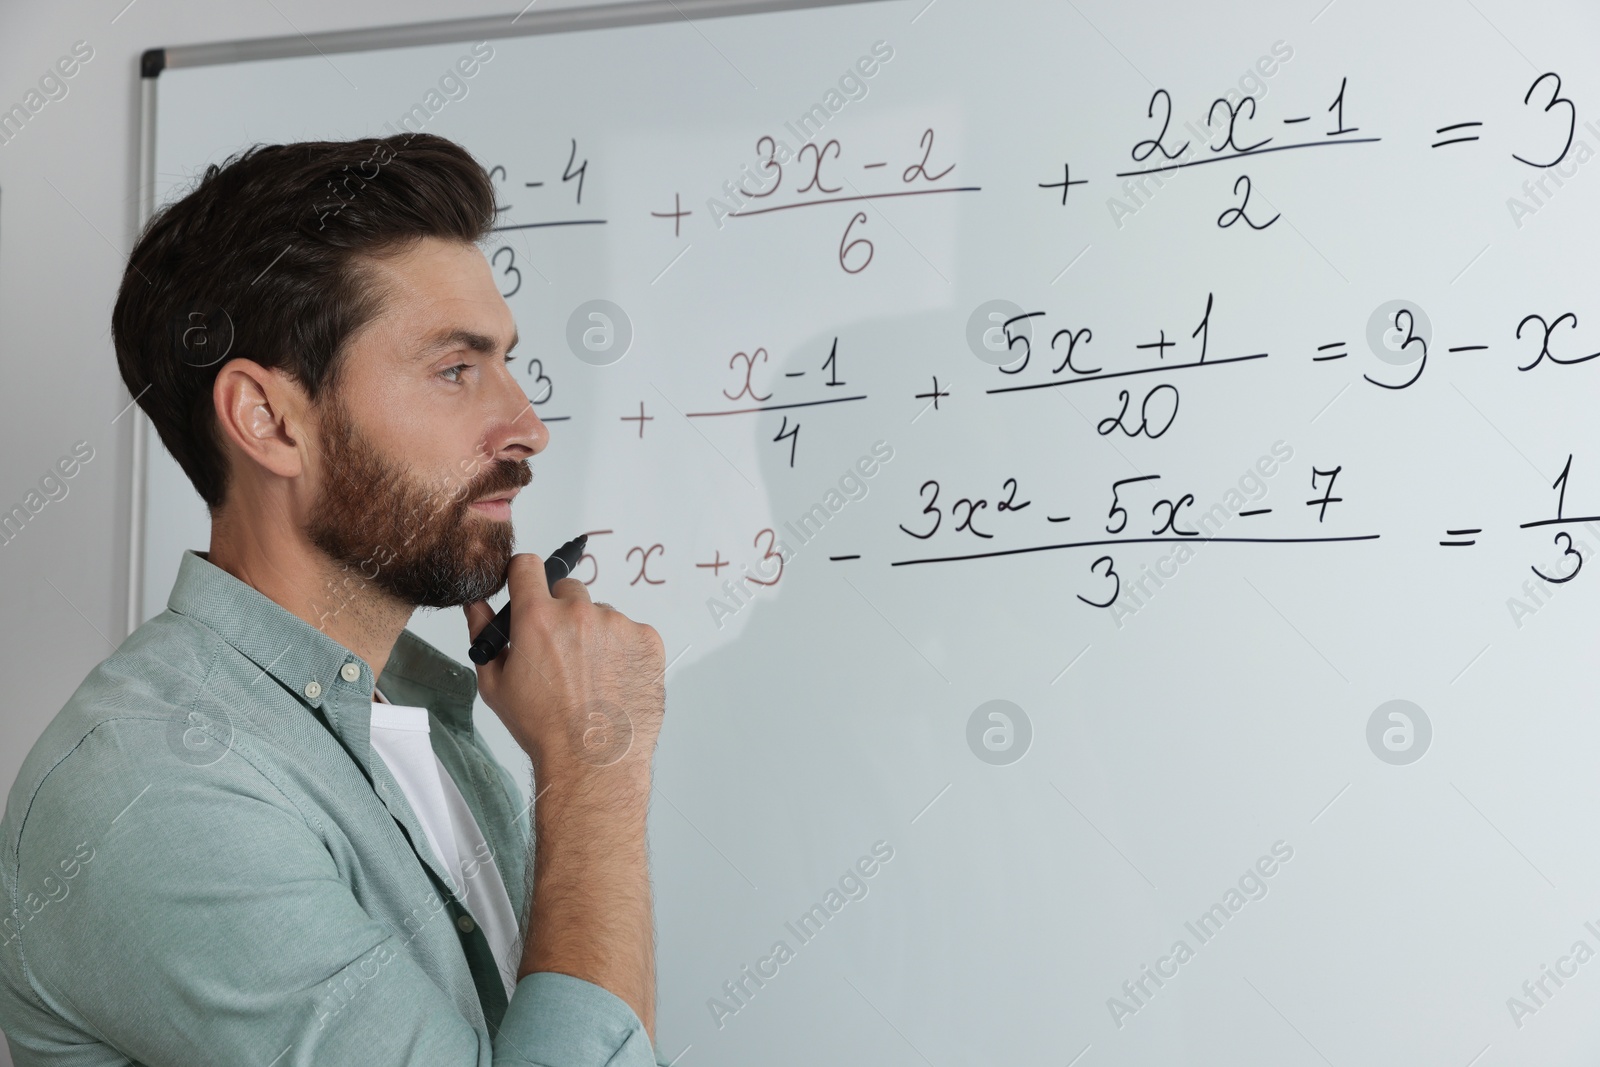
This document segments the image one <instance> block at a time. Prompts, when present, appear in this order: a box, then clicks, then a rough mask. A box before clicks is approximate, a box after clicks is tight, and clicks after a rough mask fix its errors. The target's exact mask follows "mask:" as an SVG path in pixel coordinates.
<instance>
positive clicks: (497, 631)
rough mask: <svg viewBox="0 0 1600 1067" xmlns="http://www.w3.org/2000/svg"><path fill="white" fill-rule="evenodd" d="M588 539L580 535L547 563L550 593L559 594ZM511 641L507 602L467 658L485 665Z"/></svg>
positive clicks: (581, 555) (584, 535)
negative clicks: (559, 589) (558, 590)
mask: <svg viewBox="0 0 1600 1067" xmlns="http://www.w3.org/2000/svg"><path fill="white" fill-rule="evenodd" d="M588 540H589V535H588V534H579V535H578V536H577V537H574V538H573V539H572V540H570V541H568V542H567V543H566V544H564V545H562V546H561V547H560V548H558V549H556V550H555V551H554V552H552V553H550V558H549V559H547V560H545V561H544V580H545V583H546V584H547V585H549V586H550V592H552V593H554V592H555V591H556V583H557V582H559V581H560V580H561V579H563V578H565V577H566V576H567V575H569V574H571V573H572V569H573V568H574V567H576V566H577V565H578V560H580V559H582V558H583V546H584V544H585V543H587V542H588ZM510 640H511V601H509V600H508V601H506V606H505V607H503V608H501V609H500V610H499V611H498V612H497V613H496V614H495V617H494V618H493V619H492V620H491V621H490V623H489V625H488V626H485V627H484V628H483V632H482V633H480V634H479V635H478V639H477V640H476V641H474V642H472V647H471V648H469V649H467V658H468V659H470V660H471V661H472V662H474V663H476V664H478V665H479V666H482V665H483V664H485V663H488V662H489V661H490V660H492V659H494V658H495V657H496V656H498V655H499V654H500V653H501V652H503V651H505V647H506V644H507V643H508V642H509V641H510Z"/></svg>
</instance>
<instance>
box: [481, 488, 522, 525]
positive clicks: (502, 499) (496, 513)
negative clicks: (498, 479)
mask: <svg viewBox="0 0 1600 1067" xmlns="http://www.w3.org/2000/svg"><path fill="white" fill-rule="evenodd" d="M519 491H520V490H517V489H506V490H503V491H501V492H498V493H495V494H493V495H491V496H487V497H484V498H483V499H482V500H474V501H473V502H472V509H471V510H473V511H476V512H477V513H478V514H480V515H483V516H484V517H486V518H490V519H495V520H498V521H500V522H510V521H511V500H512V498H513V497H515V496H516V495H517V493H518V492H519Z"/></svg>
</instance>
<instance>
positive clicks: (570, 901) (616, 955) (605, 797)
mask: <svg viewBox="0 0 1600 1067" xmlns="http://www.w3.org/2000/svg"><path fill="white" fill-rule="evenodd" d="M537 788H538V789H539V792H538V800H537V801H536V803H535V804H534V809H533V835H534V875H533V889H532V894H533V900H532V905H531V907H530V917H529V928H528V941H527V944H526V945H525V946H524V949H523V954H522V965H521V968H520V969H519V970H518V972H517V977H518V978H519V979H521V978H522V977H523V976H525V975H528V974H531V973H533V972H535V971H556V972H558V973H561V974H568V975H571V976H572V977H574V978H581V979H583V980H584V981H587V982H593V983H594V984H595V985H598V986H600V987H602V988H604V989H606V990H608V991H610V992H611V993H614V994H615V995H616V996H618V997H620V998H621V999H622V1000H624V1001H626V1002H627V1003H628V1005H629V1006H630V1007H632V1008H633V1010H634V1012H635V1013H637V1014H638V1016H639V1020H640V1021H641V1022H642V1023H644V1027H645V1032H646V1033H648V1034H649V1035H650V1038H651V1040H652V1042H653V1041H654V1040H655V937H654V929H653V921H652V915H651V903H650V868H649V854H648V847H647V842H646V835H645V823H646V815H647V813H648V810H649V801H650V782H649V771H648V767H646V768H645V769H644V771H643V773H642V774H641V773H639V772H636V771H634V770H632V769H630V768H627V767H624V766H621V765H617V766H612V767H607V768H598V769H589V770H588V772H587V773H586V774H584V775H583V776H581V777H579V778H576V779H574V780H571V781H565V780H554V781H551V782H549V783H547V784H542V785H539V786H538V787H537Z"/></svg>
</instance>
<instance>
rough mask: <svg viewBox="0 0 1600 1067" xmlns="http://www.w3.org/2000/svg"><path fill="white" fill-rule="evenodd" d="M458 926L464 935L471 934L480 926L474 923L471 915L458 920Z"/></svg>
mask: <svg viewBox="0 0 1600 1067" xmlns="http://www.w3.org/2000/svg"><path fill="white" fill-rule="evenodd" d="M456 925H457V926H459V927H460V928H461V932H462V933H464V934H470V933H472V931H473V930H476V929H477V927H478V924H477V923H475V922H473V921H472V916H470V915H463V916H461V918H459V919H457V920H456Z"/></svg>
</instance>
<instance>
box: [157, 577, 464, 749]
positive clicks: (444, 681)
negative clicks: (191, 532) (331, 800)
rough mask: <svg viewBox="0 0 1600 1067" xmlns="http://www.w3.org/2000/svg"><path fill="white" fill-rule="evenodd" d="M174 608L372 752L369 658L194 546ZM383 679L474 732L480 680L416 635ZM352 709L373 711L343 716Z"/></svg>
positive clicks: (400, 645) (392, 657)
mask: <svg viewBox="0 0 1600 1067" xmlns="http://www.w3.org/2000/svg"><path fill="white" fill-rule="evenodd" d="M167 607H168V608H169V609H171V610H172V611H175V612H177V613H178V614H180V615H187V616H188V617H190V618H192V619H194V620H195V621H196V622H199V623H201V624H203V625H205V626H206V627H208V628H210V629H211V630H213V631H214V632H216V633H217V634H218V635H219V636H220V637H221V638H222V639H223V640H224V641H226V642H227V643H228V644H229V645H232V646H233V647H234V648H235V649H237V650H238V652H239V653H240V654H241V655H243V656H244V657H245V658H246V659H248V660H250V662H252V663H254V664H255V665H256V666H257V667H259V668H261V670H262V671H263V672H265V673H266V674H269V675H271V676H272V677H273V679H275V680H276V681H277V682H278V684H279V685H281V686H283V688H284V689H285V690H287V691H288V692H289V693H291V694H293V695H294V697H295V698H296V699H297V700H299V701H300V703H301V704H303V705H305V706H306V707H308V708H311V709H313V710H320V711H324V712H325V713H326V714H327V716H328V719H329V721H330V723H331V724H332V725H333V727H334V730H335V732H336V733H338V734H339V735H340V737H341V739H343V740H344V741H345V742H346V743H347V744H351V743H352V742H357V739H356V738H354V737H350V736H347V733H349V732H352V731H357V730H359V732H360V733H361V734H362V735H363V736H361V737H360V738H359V742H358V743H357V747H359V748H361V749H365V748H366V741H367V737H366V736H365V734H366V731H367V729H368V728H369V724H370V721H371V720H370V715H371V707H372V690H373V683H374V679H373V676H372V671H371V668H369V667H368V665H367V663H366V661H364V660H363V659H361V657H359V656H357V655H356V654H355V653H353V652H351V651H350V650H349V649H348V648H346V647H344V646H343V645H341V644H340V643H339V642H337V641H335V640H334V639H333V638H331V637H329V636H328V635H327V634H325V633H323V632H322V631H321V630H319V629H317V628H316V627H315V626H312V625H311V624H310V623H308V622H306V621H305V620H304V619H302V618H300V617H299V616H298V615H295V614H293V613H292V612H290V611H288V610H287V609H286V608H284V607H283V606H282V605H280V604H278V603H277V602H275V601H273V600H272V599H271V598H269V597H267V596H266V595H265V594H263V593H261V592H260V591H259V590H257V589H256V588H255V587H254V586H251V585H248V584H246V583H245V582H242V581H240V580H239V579H238V578H235V577H234V576H233V575H231V574H229V573H228V572H227V571H225V570H223V569H222V568H221V567H218V566H217V565H216V564H214V563H212V562H210V561H209V560H208V559H206V558H205V556H204V555H203V554H201V553H199V552H196V551H194V550H193V549H187V550H185V551H184V553H183V559H182V561H181V562H180V563H179V565H178V579H177V581H176V582H175V583H173V587H172V594H171V596H169V597H168V598H167ZM349 665H354V667H355V668H356V669H355V670H354V671H350V670H348V669H347V666H349ZM349 674H354V675H355V677H354V678H353V679H352V678H348V677H346V675H349ZM382 677H383V689H384V695H385V696H387V697H388V698H389V699H390V700H392V701H394V702H395V703H398V704H409V705H412V706H414V707H424V708H427V709H428V710H429V711H432V712H433V713H434V714H435V715H437V716H438V717H439V719H440V721H441V722H442V723H443V724H444V725H445V726H446V727H448V728H451V729H454V730H459V731H461V732H463V733H467V734H470V733H471V732H472V705H473V699H474V698H475V697H476V696H477V693H478V680H477V677H476V675H475V674H474V672H473V671H471V670H468V669H467V668H466V667H464V666H463V665H461V664H460V663H458V662H456V661H455V660H453V659H451V658H450V657H449V656H446V655H445V654H444V653H442V652H440V651H439V650H438V649H436V648H434V647H433V646H432V645H430V644H428V643H427V642H426V641H424V640H422V638H420V637H418V636H417V635H416V634H413V633H412V632H411V631H410V630H402V631H401V632H400V636H399V638H398V639H397V640H396V641H395V644H394V649H393V650H392V651H391V652H390V653H389V660H388V662H387V663H386V664H384V668H383V672H382ZM352 698H355V699H352ZM352 707H355V708H361V709H364V711H365V713H364V714H359V715H345V716H341V714H340V712H341V711H342V710H344V709H348V708H352Z"/></svg>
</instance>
